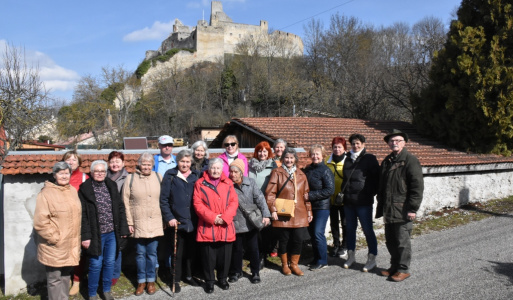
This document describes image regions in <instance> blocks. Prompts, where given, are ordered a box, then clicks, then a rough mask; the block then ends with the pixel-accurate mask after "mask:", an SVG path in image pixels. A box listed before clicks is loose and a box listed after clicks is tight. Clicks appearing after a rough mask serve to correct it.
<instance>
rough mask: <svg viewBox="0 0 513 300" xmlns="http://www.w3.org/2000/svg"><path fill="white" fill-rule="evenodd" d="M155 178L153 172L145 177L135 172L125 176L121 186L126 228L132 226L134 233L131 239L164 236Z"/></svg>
mask: <svg viewBox="0 0 513 300" xmlns="http://www.w3.org/2000/svg"><path fill="white" fill-rule="evenodd" d="M132 176H133V177H134V179H133V181H132ZM157 176H159V175H157V173H155V172H153V171H152V172H151V174H150V175H149V176H145V175H142V174H141V173H140V171H139V170H137V172H136V173H134V174H131V175H128V176H127V178H126V181H125V184H124V185H123V194H122V197H123V201H124V202H125V208H126V218H127V222H128V226H134V233H133V234H132V235H131V237H133V238H153V237H157V236H162V235H164V230H163V227H162V226H163V224H162V213H161V212H160V180H159V178H158V177H157ZM131 181H132V184H130V182H131ZM130 185H131V186H132V187H131V188H130Z"/></svg>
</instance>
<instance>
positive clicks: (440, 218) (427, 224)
mask: <svg viewBox="0 0 513 300" xmlns="http://www.w3.org/2000/svg"><path fill="white" fill-rule="evenodd" d="M511 212H513V196H511V197H508V198H504V199H498V200H491V201H488V202H486V203H472V204H468V205H464V206H462V207H460V208H446V209H442V210H440V211H437V212H433V213H431V214H428V215H426V216H424V217H422V218H420V219H418V220H417V221H415V224H414V226H413V236H414V237H415V236H419V235H422V234H425V233H429V232H433V231H441V230H445V229H449V228H453V227H457V226H461V225H465V224H468V223H470V222H474V221H479V220H483V219H485V218H488V217H493V216H501V215H505V214H508V213H511ZM375 229H377V230H378V231H379V229H380V228H375ZM377 237H378V241H379V242H380V243H383V242H384V235H383V234H378V236H377ZM357 245H358V247H357V248H359V249H360V248H364V247H367V245H366V242H365V239H364V238H360V239H358V241H357ZM311 256H312V253H311V251H308V249H305V251H304V252H303V254H302V257H301V262H308V261H309V260H310V259H311ZM267 264H268V265H271V266H272V265H275V267H276V268H279V267H280V266H281V261H280V258H279V257H268V258H267ZM244 271H245V272H249V268H248V262H247V261H244ZM161 287H162V288H167V287H168V286H167V285H166V284H165V283H163V282H162V281H161V280H160V279H158V280H157V288H158V289H160V288H161ZM134 292H135V286H134V283H132V282H131V281H130V280H129V279H128V278H126V277H125V276H124V275H122V276H121V278H119V281H118V283H117V284H116V285H115V286H114V287H113V288H112V294H113V295H114V297H115V298H121V297H128V296H131V295H133V294H134ZM86 293H87V283H86V282H83V285H82V286H81V289H80V294H79V295H77V296H74V297H70V299H73V300H75V299H77V300H78V299H85V298H84V297H83V295H85V296H87V294H86ZM42 297H43V298H45V299H46V285H45V284H43V283H41V284H38V285H36V286H34V287H31V288H30V289H29V293H22V294H19V295H17V296H0V300H3V299H16V300H18V299H20V300H25V299H41V298H42Z"/></svg>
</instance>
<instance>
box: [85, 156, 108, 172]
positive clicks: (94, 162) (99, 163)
mask: <svg viewBox="0 0 513 300" xmlns="http://www.w3.org/2000/svg"><path fill="white" fill-rule="evenodd" d="M97 165H103V166H104V167H105V171H107V169H108V168H109V166H108V165H107V162H106V161H104V160H103V159H99V160H95V161H93V163H92V164H91V169H90V171H91V173H93V171H94V168H96V166H97Z"/></svg>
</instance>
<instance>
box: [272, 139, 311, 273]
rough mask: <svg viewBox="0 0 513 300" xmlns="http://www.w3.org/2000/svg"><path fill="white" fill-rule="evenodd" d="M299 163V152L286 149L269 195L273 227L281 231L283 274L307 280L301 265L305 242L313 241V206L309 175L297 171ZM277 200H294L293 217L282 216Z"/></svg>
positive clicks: (279, 251)
mask: <svg viewBox="0 0 513 300" xmlns="http://www.w3.org/2000/svg"><path fill="white" fill-rule="evenodd" d="M297 161H298V157H297V153H296V150H294V149H293V148H286V149H285V151H283V155H282V157H281V163H282V166H281V167H279V168H276V169H274V170H273V171H272V172H271V178H270V179H269V184H268V185H267V189H266V191H265V194H266V198H267V206H268V207H269V210H270V211H271V218H272V219H273V222H272V225H273V227H275V230H276V231H277V236H278V241H279V247H278V254H279V256H280V258H281V263H282V272H283V274H284V275H290V274H291V273H294V274H295V275H298V276H303V272H302V271H301V269H300V268H299V266H298V263H299V258H300V257H301V248H302V245H303V241H304V240H307V239H309V238H310V236H309V234H308V229H307V227H308V224H309V223H310V222H311V221H312V206H311V204H310V201H309V200H308V192H309V191H310V190H309V188H308V180H307V178H306V175H305V173H303V172H302V171H301V170H300V169H298V168H297V166H296V163H297ZM277 198H284V199H290V200H294V203H295V206H294V216H293V217H292V216H281V215H278V211H277V209H276V199H277ZM289 263H290V268H289Z"/></svg>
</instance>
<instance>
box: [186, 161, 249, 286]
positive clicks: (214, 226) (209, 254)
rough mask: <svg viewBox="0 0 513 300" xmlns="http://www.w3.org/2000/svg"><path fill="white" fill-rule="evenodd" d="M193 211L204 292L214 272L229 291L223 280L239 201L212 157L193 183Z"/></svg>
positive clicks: (211, 280)
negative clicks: (205, 169) (196, 218)
mask: <svg viewBox="0 0 513 300" xmlns="http://www.w3.org/2000/svg"><path fill="white" fill-rule="evenodd" d="M193 197H194V198H193V199H194V200H193V204H194V209H195V210H196V214H197V215H198V229H197V235H196V240H197V241H198V245H199V250H200V254H201V259H202V264H203V273H204V275H205V282H206V286H205V292H207V293H208V294H210V293H212V292H214V281H215V276H214V269H215V270H217V280H218V282H219V286H220V287H221V289H223V290H227V289H229V288H230V285H229V284H228V281H227V280H226V277H227V276H228V268H229V267H230V258H231V256H232V242H233V241H235V226H234V224H233V217H235V215H236V213H237V207H238V205H239V201H238V199H237V193H236V192H235V190H234V187H233V182H232V181H231V180H230V179H229V178H228V177H226V176H225V175H224V173H223V160H221V159H219V158H213V159H211V160H210V162H209V163H208V171H205V172H204V173H203V177H202V178H201V179H200V180H198V181H196V184H195V185H194V196H193Z"/></svg>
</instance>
